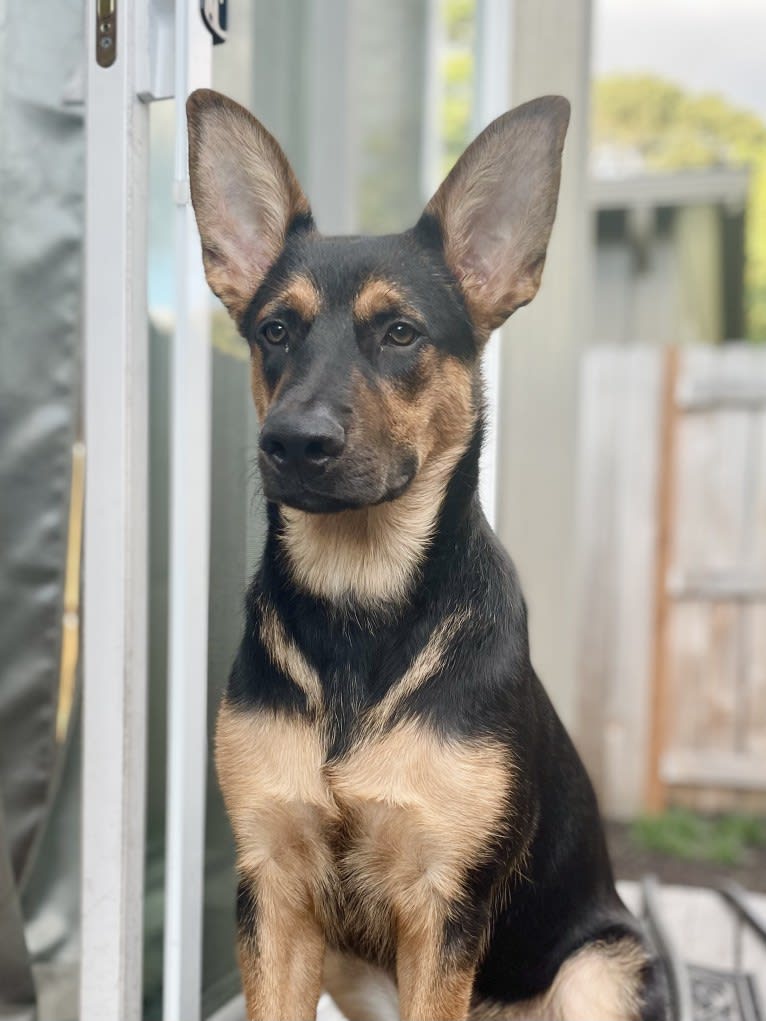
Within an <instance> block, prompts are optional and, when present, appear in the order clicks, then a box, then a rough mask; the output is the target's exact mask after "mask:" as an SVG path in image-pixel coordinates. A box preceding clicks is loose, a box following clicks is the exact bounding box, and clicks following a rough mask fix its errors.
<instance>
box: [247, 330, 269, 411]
mask: <svg viewBox="0 0 766 1021" xmlns="http://www.w3.org/2000/svg"><path fill="white" fill-rule="evenodd" d="M250 392H251V393H252V395H253V404H254V405H255V410H256V411H257V412H258V420H259V421H260V422H261V424H263V420H264V418H265V417H266V412H267V411H268V410H269V404H270V402H271V397H270V395H269V389H268V387H267V386H266V378H265V376H264V375H263V355H262V353H261V349H260V347H259V346H258V345H257V344H253V345H251V348H250Z"/></svg>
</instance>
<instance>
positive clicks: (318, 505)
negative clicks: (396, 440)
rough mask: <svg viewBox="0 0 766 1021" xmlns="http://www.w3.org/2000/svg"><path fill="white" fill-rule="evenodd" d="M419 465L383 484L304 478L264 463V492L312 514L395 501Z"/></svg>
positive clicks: (408, 466)
mask: <svg viewBox="0 0 766 1021" xmlns="http://www.w3.org/2000/svg"><path fill="white" fill-rule="evenodd" d="M415 474H416V466H415V465H414V464H413V465H407V466H405V467H403V468H402V469H401V470H400V471H398V472H397V473H396V474H395V475H394V477H393V478H392V479H391V480H390V481H389V480H387V481H386V483H385V484H384V485H383V486H381V485H380V483H378V484H377V485H376V484H374V483H373V482H367V481H365V480H360V479H355V480H354V481H353V483H351V482H349V481H346V480H345V479H344V478H343V477H342V476H340V477H338V476H336V475H335V474H333V476H332V477H327V478H323V477H322V476H320V477H313V478H311V479H310V480H309V479H304V478H301V477H300V475H299V474H297V473H295V472H287V473H284V472H275V471H274V470H273V469H272V468H271V467H269V466H264V465H263V464H262V465H261V477H262V479H263V491H264V495H265V497H266V499H267V500H268V501H269V502H270V503H278V504H284V505H285V506H287V507H293V508H295V510H301V511H306V512H307V513H309V514H337V513H339V512H340V511H344V510H359V509H361V508H363V507H374V506H376V505H377V504H381V503H388V502H390V501H391V500H396V499H397V497H399V496H401V495H402V494H403V493H404V492H405V491H406V490H407V489H408V488H409V486H410V484H411V483H412V480H413V479H414V477H415Z"/></svg>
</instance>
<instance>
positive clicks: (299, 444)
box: [260, 408, 346, 469]
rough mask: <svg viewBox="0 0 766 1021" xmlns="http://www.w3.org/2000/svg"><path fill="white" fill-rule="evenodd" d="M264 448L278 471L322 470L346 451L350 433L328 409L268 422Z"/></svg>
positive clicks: (262, 440) (262, 442) (263, 432)
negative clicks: (298, 469)
mask: <svg viewBox="0 0 766 1021" xmlns="http://www.w3.org/2000/svg"><path fill="white" fill-rule="evenodd" d="M269 417H270V418H271V416H269ZM260 445H261V450H262V451H263V452H264V453H265V454H266V456H267V457H268V458H269V460H270V461H271V462H272V463H273V464H274V466H275V467H277V468H283V467H292V468H304V469H305V468H319V467H321V466H323V465H325V464H327V462H328V461H330V460H331V459H332V458H334V457H338V456H339V455H340V454H341V453H342V452H343V448H344V447H345V445H346V433H345V430H344V428H343V426H342V425H341V424H340V422H338V421H337V419H335V418H334V417H333V416H332V415H331V414H330V412H329V411H327V409H325V408H313V409H312V410H310V411H306V412H301V414H295V413H285V414H282V415H277V416H275V417H274V418H273V419H272V420H271V421H267V422H266V423H265V425H264V427H263V431H262V432H261V444H260Z"/></svg>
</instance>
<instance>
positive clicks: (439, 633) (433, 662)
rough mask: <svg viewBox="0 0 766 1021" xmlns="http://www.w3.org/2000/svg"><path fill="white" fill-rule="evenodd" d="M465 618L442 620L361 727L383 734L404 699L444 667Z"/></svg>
mask: <svg viewBox="0 0 766 1021" xmlns="http://www.w3.org/2000/svg"><path fill="white" fill-rule="evenodd" d="M469 617H470V614H469V612H468V611H467V610H458V611H456V612H455V613H451V614H450V615H449V616H448V617H445V619H444V620H443V621H442V622H441V623H440V624H439V626H438V627H437V628H436V629H435V630H434V632H433V634H432V635H431V636H430V638H429V639H428V642H427V643H426V645H425V646H424V648H422V649H421V650H420V652H419V653H418V654H417V656H416V657H415V659H414V660H413V661H412V663H411V664H410V667H409V669H408V670H406V671H405V673H404V674H403V675H402V676H401V677H400V678H399V680H398V681H396V683H394V684H392V685H391V687H390V688H389V689H388V691H387V692H386V694H385V695H384V696H383V698H382V699H381V700H380V702H378V703H377V705H375V707H374V708H373V709H372V711H371V712H370V714H369V715H368V717H367V719H366V721H365V723H366V725H367V726H369V728H370V729H371V730H383V728H384V727H385V726H386V724H387V723H388V722H389V720H390V719H391V717H392V716H393V714H394V713H395V712H396V710H397V709H398V708H399V706H401V705H402V703H403V702H404V701H405V699H406V698H408V696H410V695H411V694H412V693H413V692H414V691H417V689H418V688H419V687H420V686H421V684H424V683H425V682H426V681H427V680H428V679H429V677H433V676H434V674H435V673H436V672H437V671H438V670H441V669H442V668H443V667H444V665H445V660H446V658H447V655H448V652H449V649H450V647H451V646H453V645H454V643H455V640H456V638H457V636H458V635H459V633H460V631H461V630H462V628H463V627H464V625H465V624H466V622H467V621H468V620H469Z"/></svg>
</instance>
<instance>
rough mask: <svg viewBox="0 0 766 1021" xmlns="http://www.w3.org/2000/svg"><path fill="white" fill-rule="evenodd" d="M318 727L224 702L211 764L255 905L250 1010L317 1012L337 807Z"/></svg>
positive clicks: (270, 1014) (265, 1015)
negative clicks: (320, 916) (331, 828)
mask: <svg viewBox="0 0 766 1021" xmlns="http://www.w3.org/2000/svg"><path fill="white" fill-rule="evenodd" d="M324 755H325V749H324V747H323V743H322V740H321V737H320V732H319V730H318V728H316V727H312V726H311V725H310V724H309V723H307V722H306V721H305V720H304V719H302V718H299V717H294V718H291V717H286V716H283V715H273V714H270V713H255V712H252V711H250V710H240V709H237V708H235V707H233V706H231V705H229V704H228V703H227V702H224V703H223V705H222V707H221V710H220V712H219V714H218V722H217V726H216V767H217V770H218V779H219V783H220V786H221V791H222V792H223V796H224V801H225V803H226V809H227V812H228V814H229V819H230V821H231V825H232V829H233V831H234V839H235V841H236V844H237V869H238V871H239V873H240V875H241V876H244V877H247V878H248V879H249V880H250V882H251V883H252V885H253V890H254V892H255V894H256V899H257V904H258V908H257V911H258V917H257V925H256V926H255V930H256V936H255V942H253V940H252V939H244V940H241V941H240V948H239V952H240V963H241V968H242V975H243V983H244V987H245V997H246V1002H247V1009H248V1017H249V1018H262V1019H264V1021H273V1019H274V1018H304V1017H313V1016H314V1014H315V1012H316V1004H317V1000H318V998H319V992H320V987H321V971H322V960H323V957H324V936H323V933H322V929H321V927H320V925H319V922H318V920H317V918H316V913H315V910H314V907H315V905H316V903H317V902H320V901H322V900H326V899H327V898H328V897H329V895H330V890H331V889H332V875H333V862H332V855H331V852H330V849H329V847H328V846H327V842H326V839H325V832H326V829H327V826H328V824H329V823H330V822H332V821H334V820H336V819H337V817H338V811H337V806H336V804H335V801H334V799H333V797H332V794H331V792H330V790H329V788H328V786H327V784H326V782H325V781H324V779H323V777H322V762H323V759H324Z"/></svg>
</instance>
